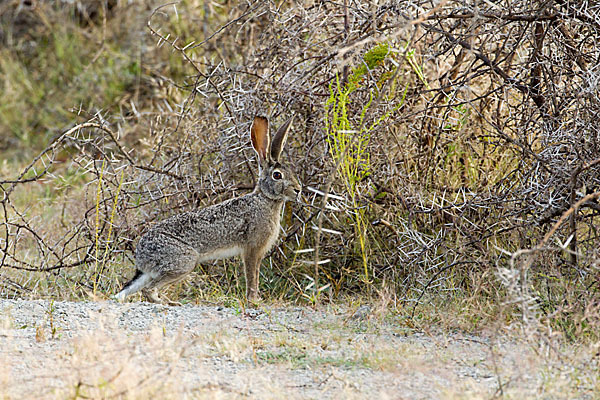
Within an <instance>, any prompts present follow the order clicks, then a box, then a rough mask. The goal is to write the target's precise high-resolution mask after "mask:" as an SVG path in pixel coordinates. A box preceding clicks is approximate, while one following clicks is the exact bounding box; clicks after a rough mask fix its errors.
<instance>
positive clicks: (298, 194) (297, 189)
mask: <svg viewBox="0 0 600 400" xmlns="http://www.w3.org/2000/svg"><path fill="white" fill-rule="evenodd" d="M294 192H296V201H300V200H301V195H302V186H300V185H298V186H296V187H295V188H294Z"/></svg>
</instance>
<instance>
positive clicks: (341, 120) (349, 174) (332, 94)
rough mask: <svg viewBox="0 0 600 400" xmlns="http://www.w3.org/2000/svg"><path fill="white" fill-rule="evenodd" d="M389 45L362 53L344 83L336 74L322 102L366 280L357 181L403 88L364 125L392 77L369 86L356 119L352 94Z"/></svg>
mask: <svg viewBox="0 0 600 400" xmlns="http://www.w3.org/2000/svg"><path fill="white" fill-rule="evenodd" d="M390 54H391V52H390V48H389V45H388V44H387V43H382V44H379V45H377V46H375V47H374V48H372V49H371V50H369V51H368V52H367V53H365V55H364V56H363V63H362V64H361V65H360V66H358V67H356V68H354V69H353V70H352V74H351V75H350V76H349V77H348V79H347V82H342V81H341V80H340V77H339V75H337V76H336V79H335V81H334V82H332V83H331V84H330V86H329V98H328V100H327V102H326V104H325V129H326V133H327V141H328V144H329V150H330V152H331V155H332V157H333V160H334V161H335V163H336V165H337V167H338V173H339V174H340V176H341V177H342V179H343V181H344V185H345V188H346V191H347V193H348V195H349V198H350V205H351V208H352V214H351V215H352V217H351V218H352V224H353V226H354V231H355V234H356V237H357V239H358V242H357V243H358V247H359V248H358V252H359V254H360V258H361V264H362V269H363V272H362V273H363V276H362V279H363V280H364V281H365V282H368V281H369V279H370V278H369V277H370V274H369V258H368V254H369V241H368V234H367V226H368V225H367V214H368V211H369V209H368V205H363V204H361V203H360V201H359V199H360V197H361V194H360V193H359V186H358V185H359V183H360V182H362V181H363V180H364V179H365V178H366V177H368V176H369V174H370V173H371V163H370V156H369V151H368V146H369V142H370V140H371V134H372V132H373V131H374V130H375V128H377V127H378V126H379V125H380V124H381V123H382V122H384V121H385V120H386V119H387V118H388V117H389V116H390V114H391V113H393V112H394V111H396V110H397V109H398V108H400V107H401V106H402V104H403V103H404V98H405V96H406V89H405V91H404V94H403V96H402V98H401V100H400V101H399V102H398V104H396V105H395V106H394V107H393V108H392V110H391V111H389V112H387V113H385V114H383V115H382V116H381V117H380V118H378V119H376V120H375V121H373V122H372V123H371V124H370V125H368V126H367V125H366V116H367V112H368V111H369V109H370V108H371V105H372V103H373V100H374V99H375V97H376V96H377V95H378V94H379V87H380V85H382V84H383V83H384V82H385V80H389V79H391V77H392V76H393V74H392V75H390V74H382V77H381V79H380V80H379V81H378V82H377V85H374V86H372V87H369V88H368V90H369V92H368V96H369V98H368V100H367V102H366V104H365V105H364V106H363V107H362V108H361V109H360V112H359V116H358V118H355V117H354V115H352V114H353V113H354V111H353V107H352V101H353V94H354V93H355V92H356V91H357V90H358V89H360V88H362V87H363V82H364V80H365V77H366V76H367V75H368V74H371V73H372V72H373V70H375V69H377V68H378V67H380V66H381V65H382V64H383V62H384V61H385V59H386V58H388V57H390Z"/></svg>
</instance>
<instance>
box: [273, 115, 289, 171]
mask: <svg viewBox="0 0 600 400" xmlns="http://www.w3.org/2000/svg"><path fill="white" fill-rule="evenodd" d="M293 120H294V117H293V116H292V117H291V118H290V119H288V120H287V121H285V124H283V125H281V127H280V128H279V129H278V130H277V133H276V134H275V136H274V137H273V143H271V159H272V160H273V161H279V156H280V155H281V150H283V146H284V145H285V140H286V139H287V134H288V132H289V130H290V126H291V125H292V121H293Z"/></svg>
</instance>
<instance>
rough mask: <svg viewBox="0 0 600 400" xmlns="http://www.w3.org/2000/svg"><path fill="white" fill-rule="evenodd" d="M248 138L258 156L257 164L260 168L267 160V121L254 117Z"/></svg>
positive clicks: (263, 118)
mask: <svg viewBox="0 0 600 400" xmlns="http://www.w3.org/2000/svg"><path fill="white" fill-rule="evenodd" d="M250 138H251V139H252V147H254V150H255V151H256V153H257V154H258V159H259V163H260V165H261V166H263V165H264V164H265V162H266V161H268V160H269V154H268V151H269V141H270V139H269V121H268V120H267V119H266V118H265V117H258V116H256V117H254V122H252V128H250Z"/></svg>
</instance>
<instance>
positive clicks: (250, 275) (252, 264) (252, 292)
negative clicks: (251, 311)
mask: <svg viewBox="0 0 600 400" xmlns="http://www.w3.org/2000/svg"><path fill="white" fill-rule="evenodd" d="M261 261H262V254H259V252H257V251H252V250H249V251H247V252H246V253H245V254H244V275H245V276H246V299H248V301H251V302H257V301H260V294H259V293H258V277H259V273H260V262H261Z"/></svg>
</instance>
